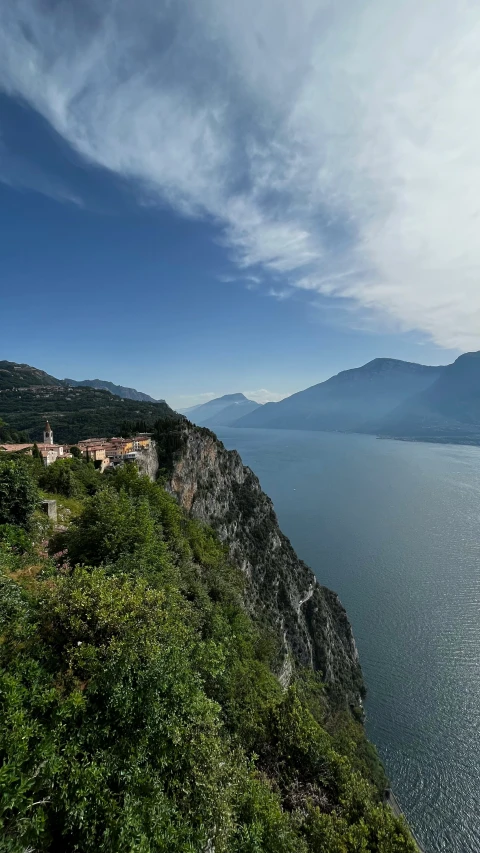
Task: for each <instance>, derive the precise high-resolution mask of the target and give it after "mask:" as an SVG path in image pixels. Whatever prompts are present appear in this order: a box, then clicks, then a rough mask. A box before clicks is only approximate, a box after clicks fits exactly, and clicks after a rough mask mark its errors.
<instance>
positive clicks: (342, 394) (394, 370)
mask: <svg viewBox="0 0 480 853" xmlns="http://www.w3.org/2000/svg"><path fill="white" fill-rule="evenodd" d="M442 369H443V368H441V367H426V366H425V365H423V364H415V363H411V362H406V361H398V360H397V359H393V358H376V359H374V360H373V361H370V362H368V364H365V365H363V366H362V367H356V368H353V369H352V370H344V371H342V372H341V373H338V374H337V375H336V376H332V377H331V378H330V379H327V380H326V381H325V382H320V383H319V384H318V385H313V386H312V387H311V388H307V389H306V390H305V391H299V392H298V393H297V394H293V395H292V396H291V397H287V398H286V399H284V400H281V401H280V402H279V403H266V404H265V405H264V406H262V407H261V408H259V409H257V410H256V411H253V412H251V413H250V414H248V415H245V417H242V418H240V419H239V420H238V421H237V422H236V423H235V426H239V427H240V426H241V427H265V428H268V429H307V430H339V431H366V432H369V431H370V426H371V429H372V431H374V432H375V428H374V425H375V424H377V423H378V422H379V421H381V420H382V419H383V418H384V417H385V416H386V415H387V414H388V413H389V412H391V411H392V409H394V408H396V407H397V406H398V405H400V404H401V403H402V402H404V401H405V400H407V399H408V398H409V397H411V396H412V395H414V394H416V393H418V392H421V391H423V390H425V389H426V388H428V387H429V386H430V385H432V384H433V382H435V381H436V380H437V379H438V377H439V376H440V374H441V372H442Z"/></svg>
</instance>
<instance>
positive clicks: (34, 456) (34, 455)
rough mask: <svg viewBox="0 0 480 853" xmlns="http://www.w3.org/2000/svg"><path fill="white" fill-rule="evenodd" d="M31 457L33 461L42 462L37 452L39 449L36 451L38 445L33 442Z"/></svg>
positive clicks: (40, 455)
mask: <svg viewBox="0 0 480 853" xmlns="http://www.w3.org/2000/svg"><path fill="white" fill-rule="evenodd" d="M32 456H33V458H34V459H38V460H39V461H40V462H43V459H42V454H41V453H40V451H39V449H38V444H37V442H35V443H34V445H33V448H32Z"/></svg>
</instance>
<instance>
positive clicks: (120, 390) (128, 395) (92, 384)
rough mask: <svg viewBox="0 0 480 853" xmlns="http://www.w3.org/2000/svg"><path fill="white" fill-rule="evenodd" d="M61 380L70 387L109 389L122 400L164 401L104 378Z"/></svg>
mask: <svg viewBox="0 0 480 853" xmlns="http://www.w3.org/2000/svg"><path fill="white" fill-rule="evenodd" d="M63 382H64V384H65V385H68V386H70V387H71V388H77V387H78V386H88V387H89V388H97V389H98V390H103V391H110V393H111V394H115V396H116V397H122V398H123V399H124V400H137V401H140V402H144V403H158V402H165V401H164V400H155V399H154V397H150V395H149V394H144V393H143V391H137V390H136V389H135V388H127V387H125V386H124V385H114V384H113V382H108V381H107V380H106V379H64V380H63Z"/></svg>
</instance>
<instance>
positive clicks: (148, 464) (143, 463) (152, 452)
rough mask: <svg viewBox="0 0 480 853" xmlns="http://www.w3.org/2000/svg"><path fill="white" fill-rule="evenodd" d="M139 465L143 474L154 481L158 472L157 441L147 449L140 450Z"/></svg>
mask: <svg viewBox="0 0 480 853" xmlns="http://www.w3.org/2000/svg"><path fill="white" fill-rule="evenodd" d="M137 466H138V469H139V471H140V472H141V473H142V474H146V475H147V477H150V479H151V480H152V481H153V482H154V481H155V480H156V479H157V474H158V455H157V448H156V444H155V442H152V444H151V445H150V447H147V448H145V450H139V451H138V455H137Z"/></svg>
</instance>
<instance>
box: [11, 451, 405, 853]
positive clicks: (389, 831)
mask: <svg viewBox="0 0 480 853" xmlns="http://www.w3.org/2000/svg"><path fill="white" fill-rule="evenodd" d="M63 547H64V548H65V549H66V552H67V553H66V555H65V554H62V557H61V560H60V562H59V564H58V566H56V565H55V563H53V562H51V561H49V560H47V559H45V558H42V557H40V556H39V557H37V558H36V560H34V561H33V562H34V565H32V556H31V555H29V557H28V559H27V558H25V557H22V555H21V554H20V553H16V552H14V551H13V550H12V548H11V547H9V546H8V545H7V546H5V545H2V543H1V541H0V566H1V568H2V571H1V572H0V632H1V634H2V642H1V643H0V667H1V668H0V762H1V765H0V838H1V840H0V850H2V851H6V853H21V851H22V853H24V851H26V850H32V851H33V850H35V851H38V853H47V851H48V853H53V852H54V851H55V853H57V851H82V853H90V852H91V853H94V851H95V853H98V851H105V853H125V852H126V851H132V853H133V851H139V853H197V852H198V853H207V851H212V853H213V851H215V853H361V852H362V851H363V853H367V851H372V853H408V851H410V853H413V851H414V847H413V845H412V843H411V842H410V841H409V839H408V836H407V833H406V831H405V829H404V827H403V826H402V824H401V823H400V822H399V821H398V820H396V819H395V818H394V817H393V815H392V814H391V813H390V812H389V811H388V810H387V809H386V808H385V807H384V806H383V805H382V804H381V802H380V797H379V792H378V790H377V789H376V788H375V786H374V784H372V781H371V780H370V779H368V778H367V776H368V765H367V763H365V762H363V763H362V761H361V760H360V759H359V758H358V759H356V758H355V755H356V753H357V750H356V749H355V748H354V747H353V746H352V744H351V740H352V739H351V738H350V737H348V736H347V735H346V734H345V736H344V737H343V740H344V741H345V744H346V745H345V749H343V747H342V736H341V734H340V732H339V730H338V729H337V730H335V731H331V732H328V731H327V729H326V724H329V725H332V726H333V721H332V720H327V719H326V718H325V714H326V707H325V701H324V694H323V691H322V686H321V684H320V683H319V682H318V678H317V676H315V675H314V674H313V673H310V674H309V675H308V676H307V675H306V674H305V675H304V676H303V677H300V676H299V679H298V684H297V685H296V686H295V684H293V685H292V686H291V687H290V688H289V690H288V691H286V692H284V691H282V689H281V688H280V685H279V683H278V681H277V679H276V678H275V677H274V675H273V674H272V671H271V668H270V660H271V657H272V655H274V654H275V648H274V644H272V641H271V638H270V637H269V636H268V635H264V634H263V632H262V631H261V630H259V629H258V627H256V626H255V624H254V623H253V622H252V620H251V618H250V617H249V616H248V615H247V613H246V612H245V610H244V608H243V605H242V576H241V575H240V573H239V572H238V571H237V570H236V569H235V568H234V567H232V566H231V565H230V564H229V562H228V559H227V556H226V552H225V548H224V546H222V545H221V544H220V543H219V541H218V540H217V539H216V537H215V536H214V534H213V533H212V531H211V530H209V529H208V528H206V527H204V526H202V525H200V524H199V523H197V522H194V521H192V520H191V519H189V518H187V517H186V516H185V515H184V513H183V512H182V511H181V510H180V508H179V507H178V505H177V504H176V503H175V501H174V500H173V498H172V497H170V496H169V495H168V494H166V493H165V492H164V491H163V490H162V489H161V488H160V487H159V486H157V485H154V484H152V483H150V482H149V480H148V479H146V478H143V477H139V476H138V474H137V472H136V469H135V468H134V467H125V468H123V469H121V470H119V471H118V472H115V473H114V474H112V475H110V476H109V477H108V478H105V483H104V488H102V489H101V490H99V491H97V492H96V493H95V494H94V495H92V496H91V497H87V498H85V500H84V504H83V511H82V512H81V514H80V515H79V516H78V518H76V519H75V520H74V521H73V522H72V524H71V525H70V527H69V529H68V530H67V531H66V533H65V534H64V535H63ZM66 557H68V562H65V558H66ZM339 725H340V724H339ZM342 725H343V724H342ZM355 731H356V734H357V737H358V738H360V735H358V732H357V730H355ZM347 742H348V745H347ZM336 747H337V748H336ZM355 761H357V764H356V765H355ZM354 765H355V766H354Z"/></svg>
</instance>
